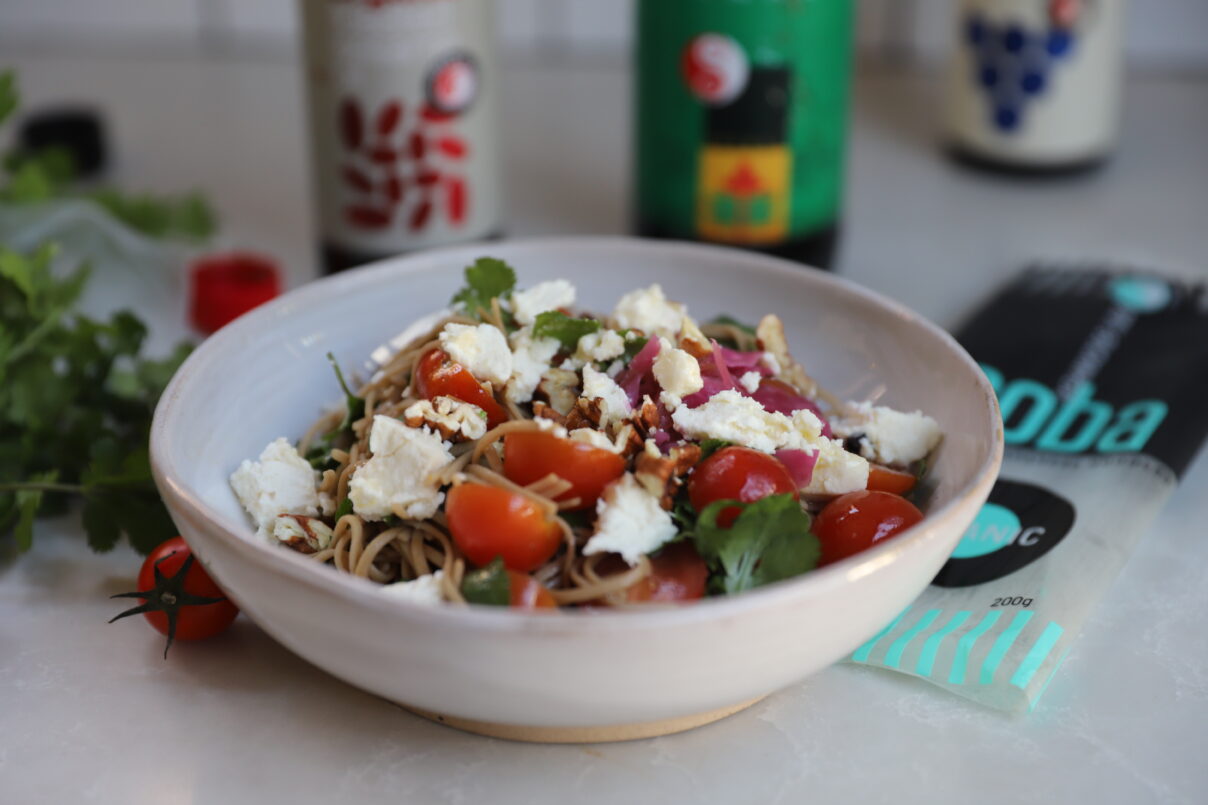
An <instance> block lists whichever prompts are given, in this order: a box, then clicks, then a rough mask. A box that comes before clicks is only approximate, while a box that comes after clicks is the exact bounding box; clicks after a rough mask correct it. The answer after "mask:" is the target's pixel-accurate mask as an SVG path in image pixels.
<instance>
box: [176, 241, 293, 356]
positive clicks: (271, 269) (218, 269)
mask: <svg viewBox="0 0 1208 805" xmlns="http://www.w3.org/2000/svg"><path fill="white" fill-rule="evenodd" d="M280 293H281V272H280V270H279V269H278V268H277V264H276V262H274V261H273V260H272V259H271V258H268V257H265V256H263V255H259V254H253V253H251V252H225V253H221V254H211V255H206V256H205V257H201V258H199V259H198V260H197V261H196V262H194V263H193V265H192V267H191V268H190V270H189V323H190V324H191V325H192V326H193V327H194V328H195V329H197V330H198V331H200V332H202V333H205V334H206V335H209V334H210V333H212V332H214V331H215V330H218V329H219V328H221V327H223V326H225V325H226V324H228V323H229V322H231V321H234V320H235V319H237V318H239V317H240V316H242V315H243V314H244V313H247V312H248V311H249V310H251V309H252V308H254V307H256V306H257V305H261V304H264V303H265V302H267V301H268V300H270V299H272V298H274V297H275V296H278V295H279V294H280Z"/></svg>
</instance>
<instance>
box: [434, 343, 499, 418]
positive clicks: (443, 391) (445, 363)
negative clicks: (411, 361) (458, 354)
mask: <svg viewBox="0 0 1208 805" xmlns="http://www.w3.org/2000/svg"><path fill="white" fill-rule="evenodd" d="M415 390H416V391H417V392H419V395H420V396H421V397H423V398H424V399H427V400H431V399H434V398H436V397H456V398H457V399H459V400H461V401H462V402H468V403H470V404H472V405H477V406H478V407H479V408H481V409H482V410H483V411H485V412H486V415H487V427H489V428H493V427H495V426H496V425H501V424H503V423H504V422H507V420H508V413H507V411H505V410H504V408H503V406H502V405H500V404H499V403H498V402H496V401H495V398H494V397H493V396H492V395H491V392H489V391H487V389H486V386H484V385H483V384H482V383H479V382H478V380H477V378H475V377H474V375H472V374H470V370H469V369H467V368H466V367H464V366H462V365H461V364H460V363H457V362H456V361H454V360H453V359H451V358H450V357H449V356H448V354H447V353H446V352H445V351H444V350H443V349H433V350H431V351H429V352H427V353H425V354H424V355H423V357H421V358H420V359H419V362H418V363H417V364H416V366H415Z"/></svg>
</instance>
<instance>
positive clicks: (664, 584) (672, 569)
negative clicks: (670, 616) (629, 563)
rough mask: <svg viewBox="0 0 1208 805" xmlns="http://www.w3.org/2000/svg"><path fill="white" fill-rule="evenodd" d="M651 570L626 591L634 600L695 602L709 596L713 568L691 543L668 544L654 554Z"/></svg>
mask: <svg viewBox="0 0 1208 805" xmlns="http://www.w3.org/2000/svg"><path fill="white" fill-rule="evenodd" d="M650 564H651V572H650V575H649V576H647V577H646V578H644V579H642V580H641V581H639V582H638V583H637V584H635V585H633V586H632V587H630V588H629V589H628V590H627V591H626V598H627V599H628V600H629V601H631V602H635V603H636V602H639V601H692V600H695V599H697V598H703V597H704V595H705V581H706V580H707V579H708V577H709V568H708V566H707V565H705V560H704V559H701V558H700V554H698V553H697V552H696V549H695V548H693V547H692V543H690V542H677V543H675V544H674V545H668V546H667V547H666V548H664V549H663V550H662V551H660V552H659V554H658V556H652V557H650Z"/></svg>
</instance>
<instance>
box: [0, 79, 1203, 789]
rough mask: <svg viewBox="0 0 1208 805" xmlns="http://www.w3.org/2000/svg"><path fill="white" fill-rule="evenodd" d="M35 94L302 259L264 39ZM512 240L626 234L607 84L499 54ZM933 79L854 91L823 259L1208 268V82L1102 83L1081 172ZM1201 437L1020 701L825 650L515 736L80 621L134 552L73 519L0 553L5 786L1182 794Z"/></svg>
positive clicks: (1199, 655)
mask: <svg viewBox="0 0 1208 805" xmlns="http://www.w3.org/2000/svg"><path fill="white" fill-rule="evenodd" d="M15 62H16V64H17V66H18V67H19V69H20V71H21V77H22V82H23V85H24V88H25V94H26V96H27V98H28V99H29V102H30V104H31V105H32V104H34V103H41V102H46V101H51V100H64V99H78V98H86V99H91V100H93V101H95V102H97V103H98V104H99V105H100V106H101V107H102V108H103V109H105V111H106V112H107V113H108V115H109V116H110V119H111V124H112V128H113V134H114V139H115V151H116V168H117V175H118V177H119V178H120V180H121V181H122V183H123V184H125V185H126V186H129V187H131V188H151V189H162V190H180V189H184V188H188V187H194V186H196V187H200V188H201V189H203V190H204V191H205V192H206V193H207V194H208V195H209V196H210V198H211V199H212V200H213V201H214V202H215V204H216V206H217V207H218V208H219V209H220V210H221V212H222V214H223V215H224V217H225V219H226V221H227V229H226V231H225V234H224V236H223V242H224V243H227V244H240V245H246V246H254V247H258V248H263V249H265V250H268V251H269V252H271V253H274V254H276V255H277V256H279V257H280V258H282V259H283V261H285V262H287V263H288V265H289V267H290V273H291V278H292V280H293V281H294V282H300V281H303V280H305V279H306V278H307V277H309V276H311V274H312V273H313V260H312V257H311V254H310V231H311V230H310V214H309V210H308V207H307V198H308V191H307V184H306V180H305V169H306V164H307V163H306V158H305V150H304V145H303V140H302V137H301V132H300V121H301V113H300V97H299V90H298V86H297V77H296V75H295V73H294V71H293V69H292V66H290V65H288V64H284V63H272V62H267V63H239V62H237V61H232V60H220V59H214V60H204V61H198V60H195V59H193V58H190V57H185V56H181V57H179V58H162V59H159V60H154V61H147V60H142V59H126V58H114V57H108V58H92V59H82V58H81V59H69V58H63V57H56V58H39V57H36V56H32V55H31V56H27V57H18V58H16V59H15ZM506 81H507V85H508V86H507V90H508V93H509V95H508V106H507V108H506V113H505V121H504V123H505V125H504V132H503V133H504V136H505V138H506V141H505V143H506V153H507V155H508V168H509V171H510V177H509V184H508V189H509V193H510V199H511V201H510V211H511V225H510V232H511V234H514V235H529V234H543V233H601V232H604V233H609V232H622V231H624V229H625V225H626V208H627V188H628V179H627V174H628V157H627V151H626V149H627V139H628V137H627V132H628V104H627V89H628V80H627V76H626V74H625V73H624V71H623V70H621V69H619V68H611V69H610V68H599V69H592V70H586V69H575V68H559V69H538V68H515V69H513V70H511V71H510V72H509V73H508V74H507V76H506ZM934 94H935V85H934V83H933V82H930V81H928V80H926V78H925V77H922V76H913V75H905V76H901V75H899V76H894V75H891V74H877V75H868V76H865V77H864V78H863V79H862V80H861V82H860V84H859V87H858V93H857V103H856V111H855V131H854V138H853V144H852V159H851V183H850V203H849V207H848V215H847V219H846V221H845V226H846V233H845V241H844V246H843V250H842V253H841V259H840V263H839V269H840V271H841V272H842V273H843V274H844V275H846V276H848V277H850V278H852V279H854V280H856V281H858V282H861V283H864V284H866V285H868V286H871V287H873V288H875V289H877V290H880V291H883V292H885V293H888V294H890V295H892V296H894V297H896V298H898V299H900V300H901V301H903V302H905V303H906V304H908V305H910V306H912V307H914V308H916V309H918V310H919V311H921V312H922V313H924V314H926V315H928V316H930V317H932V318H934V319H936V320H937V321H939V322H940V323H941V324H945V325H953V324H955V323H957V322H958V321H959V320H960V317H961V316H962V315H963V314H964V313H966V312H967V311H968V310H969V308H970V306H971V305H972V304H973V303H975V302H976V301H978V300H980V299H981V298H983V297H984V296H985V295H986V294H987V293H989V292H990V291H991V290H992V289H993V288H994V287H995V286H997V285H998V284H999V283H1000V282H1001V281H1003V280H1004V279H1005V278H1006V277H1007V276H1009V275H1010V274H1011V273H1012V272H1013V271H1014V270H1016V269H1017V268H1018V267H1019V266H1021V264H1022V263H1024V262H1025V261H1027V260H1029V259H1031V258H1034V257H1049V258H1051V257H1067V258H1079V257H1103V258H1109V259H1112V260H1117V261H1133V262H1136V263H1139V264H1144V265H1149V266H1154V267H1159V268H1163V269H1166V270H1169V271H1174V272H1177V273H1181V274H1188V275H1193V276H1200V277H1204V276H1206V275H1208V262H1206V260H1208V257H1206V256H1208V226H1206V225H1205V224H1208V159H1205V150H1204V143H1205V142H1206V139H1205V138H1206V137H1208V80H1203V79H1201V80H1199V81H1194V80H1174V79H1156V78H1155V79H1145V80H1135V81H1133V82H1132V83H1131V85H1130V87H1129V98H1128V111H1127V119H1126V125H1125V135H1124V140H1123V146H1122V148H1121V149H1120V152H1119V155H1118V157H1117V158H1116V159H1115V160H1114V161H1113V162H1112V163H1111V164H1110V165H1109V166H1108V167H1107V168H1106V169H1105V170H1103V171H1102V172H1100V173H1097V174H1094V175H1091V176H1087V177H1083V178H1078V179H1073V180H1066V181H1061V182H1020V181H1009V180H1004V179H995V178H988V177H985V176H982V175H977V174H972V173H967V172H964V171H962V170H959V169H957V168H955V167H953V166H952V165H950V164H949V163H947V162H945V161H944V160H943V159H941V158H940V157H939V156H938V153H937V145H936V138H935V136H934V132H933V122H932V121H933V119H934V117H935V109H936V107H935V104H934V100H935V98H934ZM1205 488H1208V457H1205V456H1201V457H1200V460H1199V461H1197V462H1196V463H1195V464H1194V465H1193V466H1192V467H1191V469H1190V471H1189V472H1188V474H1187V475H1186V477H1185V478H1184V481H1183V485H1182V487H1181V488H1180V490H1179V492H1178V493H1177V494H1176V495H1175V497H1174V498H1173V499H1172V501H1171V502H1170V504H1169V506H1168V507H1167V508H1166V509H1165V511H1164V512H1163V514H1162V515H1161V517H1160V518H1159V519H1158V521H1157V522H1156V523H1155V524H1154V527H1153V528H1152V530H1151V532H1150V533H1149V534H1148V535H1147V537H1146V538H1145V539H1144V540H1143V542H1142V543H1141V545H1140V547H1139V548H1138V549H1137V551H1136V553H1135V554H1134V555H1133V557H1132V559H1131V561H1130V562H1129V564H1128V565H1127V567H1126V568H1125V570H1124V572H1123V574H1122V575H1121V577H1120V578H1119V579H1118V581H1117V582H1116V583H1115V585H1114V586H1113V587H1112V588H1111V590H1110V592H1109V594H1108V597H1107V598H1106V600H1104V601H1103V602H1102V604H1101V605H1100V606H1099V608H1098V609H1097V610H1096V611H1095V614H1094V616H1093V617H1092V618H1091V619H1090V621H1089V622H1088V623H1087V624H1086V627H1085V629H1084V632H1083V634H1082V636H1081V638H1080V639H1079V640H1078V642H1077V643H1076V644H1075V646H1074V648H1073V650H1072V651H1071V653H1070V655H1069V657H1068V659H1067V660H1066V663H1065V665H1064V667H1063V668H1062V669H1061V670H1060V671H1059V673H1058V674H1057V676H1056V677H1055V679H1054V681H1053V683H1052V684H1051V686H1050V687H1049V690H1048V692H1047V694H1046V697H1045V699H1044V700H1043V701H1042V702H1041V704H1040V706H1039V707H1038V708H1037V710H1036V711H1035V712H1034V713H1033V714H1032V715H1030V716H1027V717H1021V718H1012V717H1008V716H1004V715H1001V714H999V713H996V712H991V711H987V710H984V709H980V708H979V707H977V706H976V705H973V704H970V703H968V702H966V701H963V700H960V699H957V698H955V697H952V696H950V695H948V694H946V693H943V692H941V691H940V690H938V689H933V688H931V687H929V686H927V685H925V684H922V683H919V682H915V681H913V680H908V679H905V678H898V677H895V676H893V675H891V674H888V673H882V672H878V671H873V670H869V669H866V668H857V667H852V666H838V667H834V668H831V669H828V670H826V671H824V672H822V673H819V674H817V675H816V676H814V677H812V678H810V679H808V680H807V681H805V682H802V683H800V684H797V685H794V686H792V687H790V688H788V689H787V690H784V691H781V692H780V693H777V694H775V695H773V696H771V697H769V698H768V699H766V700H765V701H763V702H761V703H760V704H758V705H756V706H754V707H752V708H751V709H749V710H747V711H745V712H742V713H740V714H738V715H735V716H733V717H731V718H729V719H727V720H725V721H722V722H719V723H717V724H714V725H712V726H709V727H706V728H704V729H700V730H696V731H693V732H688V733H684V734H680V735H675V736H668V737H664V738H657V739H653V740H646V741H637V742H632V743H624V744H610V745H591V746H535V745H525V744H516V743H508V742H504V741H498V740H492V739H486V738H480V737H475V736H470V735H465V734H462V733H459V732H456V731H454V730H451V729H448V728H445V727H441V726H437V725H435V724H431V723H429V722H426V721H423V720H421V719H419V718H417V717H415V716H413V715H411V714H409V713H407V712H405V711H403V710H401V709H399V708H398V707H396V706H394V705H392V704H389V703H387V702H384V701H382V700H379V699H377V698H375V697H373V696H370V695H368V694H365V693H362V692H361V691H358V690H356V689H354V688H352V687H349V686H347V685H345V684H344V683H342V682H340V681H338V680H336V679H334V678H332V677H329V676H327V675H326V674H324V673H323V672H321V671H319V670H317V669H315V668H313V667H311V666H309V665H307V664H306V663H305V662H303V661H301V660H299V659H297V658H296V657H294V656H293V655H291V654H289V653H288V652H287V651H286V650H285V649H283V648H281V647H280V646H278V645H277V644H276V643H274V642H273V641H272V640H271V639H269V638H268V637H267V636H266V635H265V634H263V633H262V632H261V631H260V630H259V629H258V628H257V627H256V626H255V625H254V624H252V623H251V622H249V621H248V620H247V619H246V618H241V619H240V620H238V621H237V622H236V624H235V626H234V628H233V629H232V630H231V631H230V632H228V633H227V634H226V635H224V636H222V637H220V638H218V639H216V640H214V641H211V642H208V643H203V644H193V645H190V644H178V645H177V646H176V647H175V648H174V649H173V650H172V654H171V656H170V657H169V658H168V659H167V661H164V660H163V659H162V657H161V653H162V649H163V644H162V638H161V637H160V636H159V635H158V634H156V633H154V632H152V631H151V630H150V629H148V628H146V627H145V626H144V625H142V624H139V623H136V622H134V621H127V622H123V623H121V624H117V625H113V626H106V625H105V621H106V620H107V619H108V617H110V616H111V615H112V614H113V613H114V612H116V611H117V609H118V607H117V606H116V605H115V602H111V601H109V600H107V596H108V595H110V594H112V593H115V592H119V591H122V590H126V589H129V588H130V586H131V583H132V581H133V578H134V575H135V572H136V569H137V565H138V559H137V557H136V556H135V555H134V554H133V553H132V552H130V551H128V550H126V549H120V550H117V551H115V552H113V553H111V554H109V555H105V556H97V555H92V554H90V553H89V552H88V551H87V550H86V549H85V548H84V546H83V543H82V540H81V536H80V533H79V529H78V526H77V525H76V524H75V523H74V522H73V521H71V520H69V519H66V520H61V521H50V522H41V523H39V525H38V529H37V535H36V546H35V548H34V549H33V551H32V552H31V553H29V554H27V555H24V556H21V557H13V556H11V555H4V556H0V800H2V801H4V802H5V803H13V804H14V805H25V804H26V803H50V802H71V801H77V800H82V801H88V802H105V803H122V805H141V803H148V805H150V804H151V803H155V805H164V803H173V804H174V803H182V804H183V803H194V805H203V804H206V803H241V802H254V803H275V802H299V801H300V802H310V801H323V802H358V803H376V802H383V803H384V802H390V803H397V802H416V803H420V802H423V803H427V802H449V803H485V802H490V803H529V802H546V801H550V802H553V801H568V800H569V801H577V802H583V803H595V802H601V803H603V802H626V803H639V802H718V803H736V802H761V803H762V802H786V803H787V802H799V801H804V800H807V799H808V800H809V801H815V802H870V803H875V802H886V803H890V802H892V803H901V802H915V801H918V802H928V803H946V802H953V803H956V802H961V803H963V802H1020V801H1029V802H1075V801H1077V802H1097V803H1117V802H1118V803H1136V802H1151V801H1164V802H1189V803H1190V802H1203V801H1206V800H1208V765H1205V764H1204V762H1203V759H1202V752H1203V747H1204V745H1205V739H1208V727H1206V726H1205V725H1208V631H1206V630H1205V629H1204V626H1203V619H1204V614H1203V613H1205V612H1208V584H1206V583H1205V575H1206V574H1205V570H1204V568H1205V567H1206V566H1208V541H1206V540H1205V539H1204V537H1205V533H1204V527H1205V526H1204V524H1205V522H1208V498H1205V496H1204V495H1203V494H1202V492H1203V490H1204V489H1205Z"/></svg>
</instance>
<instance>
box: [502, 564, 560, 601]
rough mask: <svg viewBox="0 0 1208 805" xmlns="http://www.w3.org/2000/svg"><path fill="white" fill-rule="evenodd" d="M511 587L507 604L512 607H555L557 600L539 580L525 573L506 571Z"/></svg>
mask: <svg viewBox="0 0 1208 805" xmlns="http://www.w3.org/2000/svg"><path fill="white" fill-rule="evenodd" d="M507 573H508V586H509V588H510V589H511V594H510V595H511V598H510V602H509V606H511V607H512V608H513V609H556V608H557V606H558V602H557V601H555V600H554V596H553V595H551V594H550V591H549V590H547V589H546V588H545V586H544V585H542V584H541V582H539V581H537V580H536V579H535V578H533V577H532V576H529V575H527V574H525V573H517V572H516V571H514V570H509V571H508V572H507Z"/></svg>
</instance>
